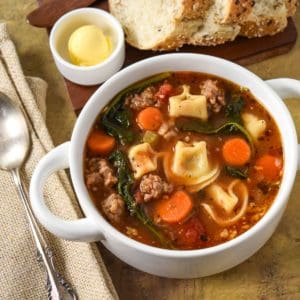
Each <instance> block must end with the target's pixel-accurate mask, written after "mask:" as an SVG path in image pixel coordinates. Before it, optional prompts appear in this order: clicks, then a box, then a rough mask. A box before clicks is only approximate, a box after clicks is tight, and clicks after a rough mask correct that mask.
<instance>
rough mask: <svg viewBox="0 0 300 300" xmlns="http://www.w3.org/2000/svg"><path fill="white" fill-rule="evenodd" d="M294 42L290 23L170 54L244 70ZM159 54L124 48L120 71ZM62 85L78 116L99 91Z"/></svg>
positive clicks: (101, 3)
mask: <svg viewBox="0 0 300 300" xmlns="http://www.w3.org/2000/svg"><path fill="white" fill-rule="evenodd" d="M47 1H49V0H38V3H39V4H42V3H45V2H47ZM93 6H94V7H98V8H102V9H105V10H108V5H107V1H103V0H102V1H98V2H96V4H94V5H93ZM296 39H297V30H296V27H295V24H294V22H293V20H292V19H289V21H288V26H287V27H286V29H285V30H284V31H283V32H281V33H278V34H276V35H274V36H268V37H263V38H254V39H247V38H243V37H238V38H237V39H236V40H235V41H233V42H228V43H226V44H224V45H219V46H216V47H196V46H184V47H182V48H180V49H179V50H178V51H170V52H191V53H202V54H209V55H214V56H218V57H222V58H225V59H228V60H231V61H234V62H236V63H238V64H241V65H243V66H245V65H249V64H253V63H256V62H259V61H262V60H264V59H267V58H270V57H273V56H276V55H280V54H284V53H287V52H288V51H290V50H291V48H292V47H293V46H294V44H295V42H296ZM158 54H160V52H154V51H142V50H138V49H135V48H133V47H131V46H129V45H126V59H125V63H124V66H123V67H126V66H128V65H130V64H132V63H134V62H136V61H139V60H142V59H144V58H147V57H151V56H155V55H158ZM65 82H66V86H67V89H68V92H69V95H70V98H71V101H72V104H73V108H74V110H75V111H76V112H77V113H78V112H79V111H80V109H81V108H82V107H83V106H84V104H85V103H86V102H87V101H88V99H89V97H90V96H91V95H92V94H93V93H94V91H95V90H96V89H97V88H98V87H99V85H95V86H89V87H86V86H81V85H77V84H75V83H72V82H70V81H69V80H67V79H65Z"/></svg>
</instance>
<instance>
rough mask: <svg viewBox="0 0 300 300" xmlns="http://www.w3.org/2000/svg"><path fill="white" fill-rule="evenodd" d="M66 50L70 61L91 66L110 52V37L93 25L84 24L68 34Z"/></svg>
mask: <svg viewBox="0 0 300 300" xmlns="http://www.w3.org/2000/svg"><path fill="white" fill-rule="evenodd" d="M68 50H69V55H70V59H71V62H72V63H73V64H75V65H78V66H93V65H96V64H99V63H100V62H102V61H103V60H105V59H106V58H107V57H108V56H109V55H110V54H111V52H112V45H111V39H110V37H109V36H105V35H104V33H103V32H102V30H101V29H100V28H99V27H97V26H95V25H84V26H82V27H79V28H78V29H76V30H75V31H74V32H73V33H72V34H71V36H70V39H69V42H68Z"/></svg>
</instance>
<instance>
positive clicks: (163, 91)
mask: <svg viewBox="0 0 300 300" xmlns="http://www.w3.org/2000/svg"><path fill="white" fill-rule="evenodd" d="M172 92H173V86H172V85H171V84H170V83H167V82H165V83H164V84H162V85H161V86H160V87H159V90H158V92H157V93H156V94H155V97H156V98H157V99H158V100H159V101H162V102H166V101H168V100H169V97H170V96H171V95H172Z"/></svg>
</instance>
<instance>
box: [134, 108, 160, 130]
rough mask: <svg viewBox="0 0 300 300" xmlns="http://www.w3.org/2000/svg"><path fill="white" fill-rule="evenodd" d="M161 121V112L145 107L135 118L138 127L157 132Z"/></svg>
mask: <svg viewBox="0 0 300 300" xmlns="http://www.w3.org/2000/svg"><path fill="white" fill-rule="evenodd" d="M162 121H163V115H162V113H161V111H160V110H159V109H158V108H156V107H147V108H145V109H143V110H142V111H141V112H140V113H139V114H138V116H137V123H138V125H139V126H140V127H141V128H142V129H144V130H153V131H154V130H157V129H158V128H159V127H160V126H161V124H162Z"/></svg>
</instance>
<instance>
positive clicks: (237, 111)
mask: <svg viewBox="0 0 300 300" xmlns="http://www.w3.org/2000/svg"><path fill="white" fill-rule="evenodd" d="M244 106H245V101H244V99H243V97H242V96H238V97H233V98H232V100H231V101H230V102H229V103H228V104H227V106H226V108H225V116H226V117H227V118H228V120H230V121H232V122H235V123H238V124H240V123H241V111H242V109H243V107H244Z"/></svg>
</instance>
